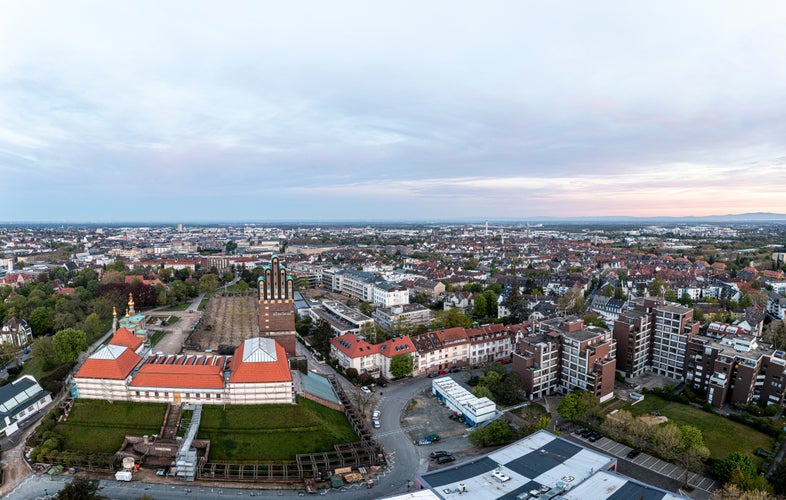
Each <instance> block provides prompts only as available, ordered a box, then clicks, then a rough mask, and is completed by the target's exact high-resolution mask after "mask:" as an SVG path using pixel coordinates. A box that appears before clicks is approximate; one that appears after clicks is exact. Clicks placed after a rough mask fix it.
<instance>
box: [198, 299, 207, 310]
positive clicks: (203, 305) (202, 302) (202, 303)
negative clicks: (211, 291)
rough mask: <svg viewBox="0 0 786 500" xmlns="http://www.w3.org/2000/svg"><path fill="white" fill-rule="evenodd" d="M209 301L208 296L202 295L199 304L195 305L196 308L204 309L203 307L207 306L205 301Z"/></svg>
mask: <svg viewBox="0 0 786 500" xmlns="http://www.w3.org/2000/svg"><path fill="white" fill-rule="evenodd" d="M209 301H210V296H206V297H204V298H203V299H202V300H201V301H200V302H199V305H198V306H197V310H198V311H203V310H204V309H205V307H207V303H208V302H209Z"/></svg>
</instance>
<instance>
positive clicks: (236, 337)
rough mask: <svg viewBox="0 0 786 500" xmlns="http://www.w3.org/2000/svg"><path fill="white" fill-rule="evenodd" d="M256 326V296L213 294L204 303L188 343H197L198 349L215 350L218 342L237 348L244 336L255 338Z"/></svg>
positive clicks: (257, 327) (257, 326)
mask: <svg viewBox="0 0 786 500" xmlns="http://www.w3.org/2000/svg"><path fill="white" fill-rule="evenodd" d="M258 329H259V324H258V320H257V300H256V297H254V296H253V295H250V296H222V295H219V294H216V295H214V296H213V297H212V298H211V299H210V301H209V302H208V303H207V306H206V307H205V310H204V314H203V315H202V319H201V320H200V321H199V325H197V328H196V330H194V333H192V334H191V337H190V338H189V340H188V342H187V343H188V344H190V345H193V346H198V347H199V349H200V350H201V351H204V350H205V349H213V350H214V351H215V350H217V349H218V347H219V346H221V345H229V346H235V347H237V346H239V345H240V343H241V342H243V341H244V340H245V339H248V338H251V337H256V336H257V333H258ZM184 352H186V353H194V352H199V351H196V350H193V351H188V350H186V351H184Z"/></svg>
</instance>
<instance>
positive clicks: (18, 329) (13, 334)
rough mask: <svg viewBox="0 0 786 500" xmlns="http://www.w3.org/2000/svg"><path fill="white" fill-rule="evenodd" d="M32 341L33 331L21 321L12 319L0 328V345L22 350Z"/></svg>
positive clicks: (25, 322)
mask: <svg viewBox="0 0 786 500" xmlns="http://www.w3.org/2000/svg"><path fill="white" fill-rule="evenodd" d="M32 341H33V330H32V329H31V328H30V325H29V324H27V321H25V320H23V319H17V318H16V317H12V318H10V319H9V320H8V321H6V322H5V324H3V326H2V327H0V344H6V345H9V346H12V347H15V348H22V347H27V346H28V345H30V342H32Z"/></svg>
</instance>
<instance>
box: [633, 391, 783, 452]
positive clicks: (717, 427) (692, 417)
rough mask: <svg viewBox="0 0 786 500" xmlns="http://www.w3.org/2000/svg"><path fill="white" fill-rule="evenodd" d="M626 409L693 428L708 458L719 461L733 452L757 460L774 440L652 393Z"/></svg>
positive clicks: (730, 421)
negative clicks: (700, 435)
mask: <svg viewBox="0 0 786 500" xmlns="http://www.w3.org/2000/svg"><path fill="white" fill-rule="evenodd" d="M625 409H626V410H628V411H630V412H631V413H632V414H633V416H637V417H638V416H645V415H651V414H653V412H657V414H659V415H662V416H664V417H667V418H668V419H669V421H670V422H673V423H675V424H677V425H691V426H693V427H696V428H697V429H699V430H700V431H701V432H702V435H703V436H704V444H705V445H706V446H707V448H708V449H709V450H710V457H711V458H715V459H722V458H724V457H726V456H727V455H728V454H729V453H732V452H734V451H743V452H746V453H748V454H749V455H750V456H751V457H753V458H756V459H757V460H759V459H758V458H757V457H756V455H755V452H756V450H757V449H758V448H764V449H765V450H772V449H773V443H774V439H773V438H772V437H770V436H768V435H766V434H764V433H762V432H759V431H757V430H756V429H753V428H752V427H749V426H747V425H744V424H741V423H738V422H734V421H732V420H729V419H728V418H725V417H722V416H721V415H717V414H715V413H709V412H706V411H703V410H701V409H699V408H697V407H695V406H692V405H688V404H683V403H678V402H672V401H666V400H665V399H662V398H659V397H658V396H655V395H654V394H647V395H646V397H645V398H644V400H643V401H641V402H640V403H637V404H635V405H631V406H628V407H626V408H625Z"/></svg>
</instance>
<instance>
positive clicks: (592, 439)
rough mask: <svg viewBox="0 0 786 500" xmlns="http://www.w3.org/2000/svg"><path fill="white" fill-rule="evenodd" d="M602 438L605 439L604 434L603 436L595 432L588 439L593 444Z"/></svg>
mask: <svg viewBox="0 0 786 500" xmlns="http://www.w3.org/2000/svg"><path fill="white" fill-rule="evenodd" d="M602 437H603V434H601V433H600V432H593V433H592V434H590V436H589V438H588V439H589V440H590V442H591V443H594V442H595V441H597V440H598V439H600V438H602Z"/></svg>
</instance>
